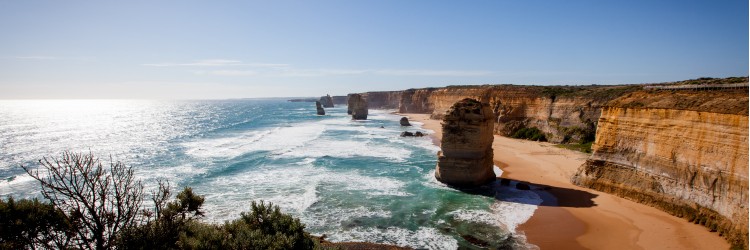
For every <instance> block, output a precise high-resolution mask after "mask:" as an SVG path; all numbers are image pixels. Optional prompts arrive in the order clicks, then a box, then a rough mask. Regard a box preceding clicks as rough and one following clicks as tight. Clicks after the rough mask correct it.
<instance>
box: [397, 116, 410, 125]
mask: <svg viewBox="0 0 750 250" xmlns="http://www.w3.org/2000/svg"><path fill="white" fill-rule="evenodd" d="M399 123H401V126H411V124H410V123H409V118H406V117H401V120H400V121H399Z"/></svg>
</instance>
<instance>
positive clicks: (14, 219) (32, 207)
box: [0, 197, 75, 249]
mask: <svg viewBox="0 0 750 250" xmlns="http://www.w3.org/2000/svg"><path fill="white" fill-rule="evenodd" d="M74 229H75V228H74V227H73V224H71V223H70V221H69V220H68V219H67V217H66V216H65V214H64V213H63V212H62V211H60V210H59V209H57V208H55V206H53V205H52V204H50V203H46V202H40V201H39V200H37V199H33V200H27V199H21V200H19V201H16V200H15V199H13V197H10V198H8V200H7V201H5V200H0V249H35V248H40V247H41V248H46V249H53V248H57V249H65V248H68V247H69V246H70V245H71V239H72V237H73V235H74V234H75V233H74V231H75V230H74Z"/></svg>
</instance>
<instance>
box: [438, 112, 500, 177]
mask: <svg viewBox="0 0 750 250" xmlns="http://www.w3.org/2000/svg"><path fill="white" fill-rule="evenodd" d="M493 117H494V116H493V114H492V109H490V106H489V104H487V103H481V102H479V101H477V100H474V99H470V98H466V99H463V100H461V101H458V102H456V103H455V104H453V106H451V107H450V109H448V111H447V112H446V113H445V116H444V117H443V122H442V126H443V139H442V140H441V143H440V152H438V163H437V168H436V170H435V178H437V179H438V180H439V181H441V182H443V183H445V184H448V185H452V186H458V187H470V186H479V185H482V184H485V183H487V182H490V181H492V180H494V179H495V178H496V177H495V173H494V171H493V170H492V166H493V163H492V156H493V153H492V141H493V140H494V137H493V134H492V129H493V122H494V118H493Z"/></svg>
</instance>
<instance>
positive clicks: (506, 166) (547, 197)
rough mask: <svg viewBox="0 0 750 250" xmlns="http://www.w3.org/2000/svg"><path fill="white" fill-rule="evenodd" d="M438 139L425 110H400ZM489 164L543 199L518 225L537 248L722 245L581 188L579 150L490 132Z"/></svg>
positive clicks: (652, 211) (652, 212) (704, 232)
mask: <svg viewBox="0 0 750 250" xmlns="http://www.w3.org/2000/svg"><path fill="white" fill-rule="evenodd" d="M403 115H405V116H408V117H409V120H412V121H417V122H421V123H424V125H423V126H422V127H423V128H425V129H430V130H433V131H435V133H434V134H432V136H434V138H435V140H436V143H437V144H439V143H440V138H442V132H441V126H440V121H438V120H431V119H429V115H426V114H403ZM492 146H493V149H494V154H495V156H494V158H495V165H497V166H499V167H500V168H501V169H502V170H503V171H504V172H503V176H502V177H503V178H508V179H513V180H518V181H524V182H528V183H530V184H531V185H532V186H534V187H535V188H537V189H544V191H542V190H539V191H537V192H538V193H539V195H540V196H541V197H542V198H543V199H544V202H543V203H542V204H541V205H540V206H539V208H538V209H537V210H536V211H535V213H534V215H533V216H532V217H531V219H529V220H528V221H527V222H526V223H524V224H523V225H521V226H520V227H519V228H518V231H519V232H521V233H523V234H525V235H526V238H527V240H528V242H530V243H531V244H534V245H537V246H539V247H540V248H541V249H728V248H729V244H728V243H727V242H726V241H725V240H724V239H723V238H721V237H720V236H719V235H718V234H717V233H712V232H710V231H709V230H708V229H707V228H705V227H703V226H699V225H695V224H693V223H690V222H688V221H687V220H685V219H682V218H677V217H674V216H671V215H669V214H667V213H666V212H663V211H661V210H658V209H656V208H653V207H649V206H646V205H643V204H639V203H636V202H632V201H630V200H627V199H623V198H620V197H617V196H615V195H611V194H607V193H602V192H599V191H595V190H591V189H587V188H582V187H578V186H575V185H573V184H571V183H570V177H571V176H573V174H575V171H576V170H577V169H578V167H579V166H580V165H581V164H583V162H584V161H585V160H586V158H587V156H588V155H586V154H584V153H580V152H576V151H571V150H567V149H561V148H557V147H555V146H554V145H553V144H550V143H544V142H532V141H526V140H517V139H512V138H507V137H502V136H497V135H496V136H495V141H494V143H493V145H492Z"/></svg>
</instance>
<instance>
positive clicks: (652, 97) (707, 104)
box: [606, 89, 748, 116]
mask: <svg viewBox="0 0 750 250" xmlns="http://www.w3.org/2000/svg"><path fill="white" fill-rule="evenodd" d="M606 106H610V107H621V108H656V109H680V110H693V111H701V112H712V113H721V114H736V115H745V116H747V115H748V92H747V89H736V90H701V91H684V90H643V91H638V92H633V93H629V94H626V95H624V96H622V97H620V98H617V99H614V100H612V101H610V102H608V103H607V104H606Z"/></svg>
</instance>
